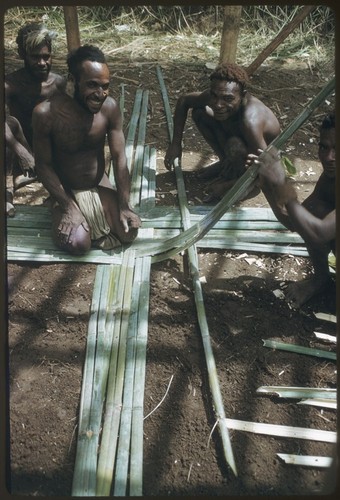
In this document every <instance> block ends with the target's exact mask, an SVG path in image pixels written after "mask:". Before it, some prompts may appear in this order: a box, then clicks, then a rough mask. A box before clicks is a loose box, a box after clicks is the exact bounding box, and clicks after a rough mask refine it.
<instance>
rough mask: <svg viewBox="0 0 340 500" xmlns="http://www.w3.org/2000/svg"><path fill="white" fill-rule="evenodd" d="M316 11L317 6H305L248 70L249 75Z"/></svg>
mask: <svg viewBox="0 0 340 500" xmlns="http://www.w3.org/2000/svg"><path fill="white" fill-rule="evenodd" d="M313 9H315V5H306V6H304V7H303V8H302V9H301V10H300V11H299V12H298V13H297V14H296V16H295V17H294V18H293V20H292V21H291V22H290V23H288V24H286V26H285V27H284V28H283V29H282V30H281V31H280V33H279V34H278V35H277V36H276V37H275V38H274V40H272V41H271V42H270V44H269V45H268V46H267V47H266V48H265V49H264V50H263V51H262V52H261V54H259V55H258V56H257V58H256V59H255V61H253V62H252V63H251V64H250V65H249V66H248V68H247V73H248V75H252V74H253V73H254V71H255V70H256V69H257V68H258V67H259V66H261V64H262V63H263V61H264V60H265V59H267V57H268V56H269V55H270V54H271V53H272V52H274V50H275V49H276V48H277V47H278V46H279V45H280V44H281V43H282V42H283V41H284V40H285V39H286V38H287V36H288V35H290V34H291V32H292V31H293V30H294V29H295V28H296V27H297V26H298V25H299V24H300V23H301V22H302V21H303V20H304V19H305V17H307V16H308V14H309V13H310V12H311V11H312V10H313Z"/></svg>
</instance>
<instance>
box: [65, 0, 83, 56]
mask: <svg viewBox="0 0 340 500" xmlns="http://www.w3.org/2000/svg"><path fill="white" fill-rule="evenodd" d="M63 10H64V18H65V28H66V38H67V48H68V50H69V51H70V50H73V49H77V48H78V47H80V33H79V25H78V13H77V7H76V6H73V5H72V6H69V7H66V6H64V7H63Z"/></svg>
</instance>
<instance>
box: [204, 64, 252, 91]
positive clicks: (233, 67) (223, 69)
mask: <svg viewBox="0 0 340 500" xmlns="http://www.w3.org/2000/svg"><path fill="white" fill-rule="evenodd" d="M210 80H227V81H233V82H236V83H238V84H239V85H240V87H241V88H242V90H245V88H246V86H247V83H248V82H249V77H248V73H247V71H246V70H245V69H244V68H242V66H238V65H237V64H233V63H222V64H219V65H218V66H216V68H215V69H214V71H213V72H212V73H211V75H210Z"/></svg>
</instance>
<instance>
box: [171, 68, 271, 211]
mask: <svg viewBox="0 0 340 500" xmlns="http://www.w3.org/2000/svg"><path fill="white" fill-rule="evenodd" d="M247 83H248V74H247V72H246V70H245V69H244V68H242V67H241V66H238V65H237V64H231V63H224V64H220V65H218V66H217V67H216V69H215V71H213V73H212V74H211V75H210V88H209V89H207V90H205V91H203V92H192V93H190V94H186V95H184V96H181V97H180V98H179V99H178V101H177V104H176V108H175V113H174V132H173V138H172V142H171V144H170V145H169V147H168V149H167V152H166V155H165V159H164V164H165V167H166V168H167V169H168V170H170V169H171V167H172V165H173V162H174V160H175V159H176V158H178V159H179V160H180V159H181V157H182V136H183V131H184V125H185V122H186V119H187V115H188V111H189V109H192V118H193V121H194V122H195V124H196V126H197V128H198V130H199V131H200V132H201V134H202V136H203V137H204V139H205V140H206V141H207V143H208V144H209V145H210V146H211V148H212V149H213V151H214V153H215V154H216V155H217V156H218V161H217V162H216V163H213V164H212V165H210V166H209V167H206V168H204V169H203V170H202V171H200V172H199V174H198V175H199V178H201V179H214V180H213V182H211V183H210V186H209V190H210V194H209V195H208V197H207V198H206V199H205V200H204V201H206V202H210V201H214V200H218V199H219V198H221V197H222V196H223V195H224V194H225V193H226V191H228V189H230V187H231V186H232V185H233V184H234V183H235V181H236V180H237V179H238V178H239V177H241V175H242V174H243V173H244V172H245V168H246V167H245V164H246V159H247V155H248V154H250V153H254V154H255V153H256V152H257V150H258V149H259V148H260V149H266V147H267V145H268V144H269V143H270V142H271V141H272V140H273V139H275V137H277V135H278V134H279V133H280V125H279V122H278V120H277V118H276V117H275V115H274V113H273V112H272V111H271V110H270V109H269V108H268V107H267V106H265V104H263V102H261V101H260V100H259V99H257V98H256V97H255V96H253V95H251V94H249V93H248V92H247V88H246V86H247Z"/></svg>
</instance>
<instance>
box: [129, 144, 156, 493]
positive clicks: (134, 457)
mask: <svg viewBox="0 0 340 500" xmlns="http://www.w3.org/2000/svg"><path fill="white" fill-rule="evenodd" d="M144 157H145V159H144V162H143V179H145V180H146V182H143V183H142V189H141V203H140V207H141V208H146V207H152V206H154V204H155V188H156V180H155V179H156V150H155V149H154V148H151V150H150V148H149V147H148V146H146V147H145V151H144ZM143 231H145V232H147V233H148V236H152V233H153V230H152V229H144V230H143ZM150 271H151V257H142V274H141V282H140V283H139V284H138V285H137V286H139V289H140V294H139V305H138V331H137V346H136V366H135V380H134V388H133V408H132V424H131V425H132V426H131V455H130V474H129V495H130V496H142V494H143V426H144V423H143V422H144V421H143V417H144V392H145V370H146V348H147V336H148V318H149V297H150Z"/></svg>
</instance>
